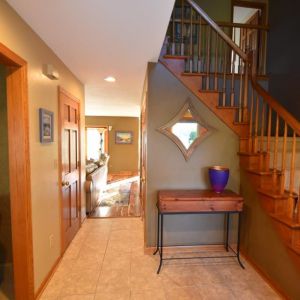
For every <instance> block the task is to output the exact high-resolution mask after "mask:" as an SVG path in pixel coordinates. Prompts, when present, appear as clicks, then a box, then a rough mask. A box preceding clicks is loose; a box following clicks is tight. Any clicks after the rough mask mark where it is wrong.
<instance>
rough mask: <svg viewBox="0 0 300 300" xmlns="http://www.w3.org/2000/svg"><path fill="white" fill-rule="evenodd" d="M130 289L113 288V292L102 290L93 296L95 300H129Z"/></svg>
mask: <svg viewBox="0 0 300 300" xmlns="http://www.w3.org/2000/svg"><path fill="white" fill-rule="evenodd" d="M129 299H130V289H129V287H127V288H117V287H116V288H115V289H114V290H111V289H107V288H103V289H102V290H101V291H100V290H98V293H97V294H96V295H95V300H129Z"/></svg>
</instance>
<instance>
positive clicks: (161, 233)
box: [156, 214, 164, 274]
mask: <svg viewBox="0 0 300 300" xmlns="http://www.w3.org/2000/svg"><path fill="white" fill-rule="evenodd" d="M160 216H161V217H160V218H161V222H160V245H159V246H160V251H159V256H160V261H159V266H158V269H157V272H156V273H157V274H159V272H160V269H161V266H162V261H163V228H164V214H160Z"/></svg>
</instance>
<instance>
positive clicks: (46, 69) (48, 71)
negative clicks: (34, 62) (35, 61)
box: [43, 64, 59, 80]
mask: <svg viewBox="0 0 300 300" xmlns="http://www.w3.org/2000/svg"><path fill="white" fill-rule="evenodd" d="M43 74H44V75H45V76H47V77H48V78H49V79H51V80H58V79H59V74H58V72H57V71H56V70H55V69H54V67H53V66H52V65H49V64H45V65H43Z"/></svg>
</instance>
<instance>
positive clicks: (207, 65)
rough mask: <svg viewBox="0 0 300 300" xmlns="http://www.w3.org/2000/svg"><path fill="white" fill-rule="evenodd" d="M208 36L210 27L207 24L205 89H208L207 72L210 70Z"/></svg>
mask: <svg viewBox="0 0 300 300" xmlns="http://www.w3.org/2000/svg"><path fill="white" fill-rule="evenodd" d="M210 36H211V27H210V26H207V54H206V59H207V61H206V89H207V90H209V72H210Z"/></svg>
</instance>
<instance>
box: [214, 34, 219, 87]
mask: <svg viewBox="0 0 300 300" xmlns="http://www.w3.org/2000/svg"><path fill="white" fill-rule="evenodd" d="M218 41H219V36H218V34H217V32H216V44H215V79H214V90H217V89H218Z"/></svg>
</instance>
